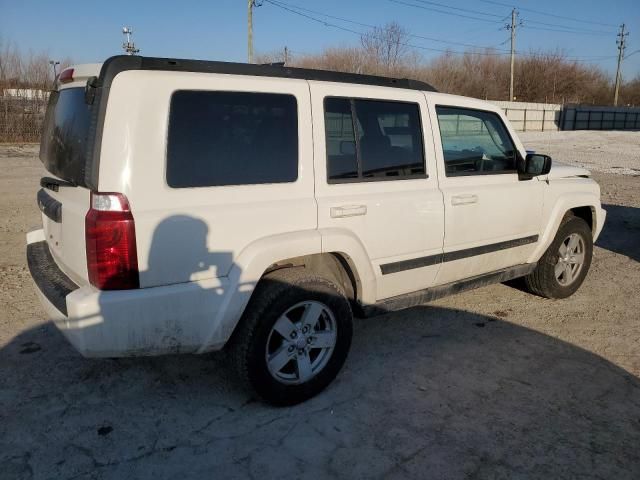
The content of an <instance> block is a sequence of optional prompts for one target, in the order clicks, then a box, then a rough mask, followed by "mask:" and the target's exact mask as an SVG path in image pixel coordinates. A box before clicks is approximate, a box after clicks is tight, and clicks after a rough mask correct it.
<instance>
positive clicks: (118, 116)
mask: <svg viewBox="0 0 640 480" xmlns="http://www.w3.org/2000/svg"><path fill="white" fill-rule="evenodd" d="M177 90H210V91H236V92H242V91H246V92H267V93H285V94H290V95H293V96H295V98H296V101H297V108H298V136H299V140H298V146H299V147H298V148H299V150H298V179H297V180H296V181H295V182H292V183H279V184H270V185H269V184H264V185H239V186H223V187H200V188H171V187H169V186H168V185H167V182H166V177H165V172H166V153H165V152H166V138H167V132H168V123H169V105H170V98H171V95H172V94H173V92H175V91H177ZM99 178H100V180H99V182H100V184H99V188H100V190H101V191H105V192H109V191H116V192H122V193H124V194H125V195H126V196H127V198H128V199H129V203H130V205H131V209H132V212H133V216H134V219H135V226H136V240H137V248H138V265H139V269H140V283H141V286H142V287H150V286H157V285H166V284H171V283H180V282H187V281H195V280H203V279H207V278H212V277H221V276H226V275H227V274H228V273H229V272H230V270H231V268H232V267H233V266H234V265H235V262H236V260H237V257H238V255H239V254H240V252H242V251H243V250H245V249H246V248H247V247H248V246H249V244H251V243H252V242H253V241H255V240H256V239H260V238H264V237H272V236H275V235H279V234H284V233H288V232H294V231H300V230H315V229H316V227H317V212H316V203H315V199H314V196H313V152H312V139H311V106H310V99H309V89H308V85H307V82H306V81H304V80H294V79H269V78H256V77H248V76H236V75H225V74H203V73H191V72H149V71H126V72H123V73H120V74H118V75H117V76H116V78H115V80H114V82H113V85H112V87H111V93H110V99H109V104H108V106H107V113H106V118H105V127H104V135H103V139H102V151H101V159H100V177H99Z"/></svg>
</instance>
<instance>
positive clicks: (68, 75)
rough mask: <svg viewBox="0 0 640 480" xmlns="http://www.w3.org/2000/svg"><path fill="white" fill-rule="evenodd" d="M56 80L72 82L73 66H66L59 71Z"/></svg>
mask: <svg viewBox="0 0 640 480" xmlns="http://www.w3.org/2000/svg"><path fill="white" fill-rule="evenodd" d="M58 81H59V82H60V83H69V82H73V68H67V69H65V70H63V71H62V72H60V75H59V76H58Z"/></svg>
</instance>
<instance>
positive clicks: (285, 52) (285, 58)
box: [284, 46, 289, 65]
mask: <svg viewBox="0 0 640 480" xmlns="http://www.w3.org/2000/svg"><path fill="white" fill-rule="evenodd" d="M288 61H289V49H288V48H287V47H286V46H285V47H284V64H285V65H286V64H287V62H288Z"/></svg>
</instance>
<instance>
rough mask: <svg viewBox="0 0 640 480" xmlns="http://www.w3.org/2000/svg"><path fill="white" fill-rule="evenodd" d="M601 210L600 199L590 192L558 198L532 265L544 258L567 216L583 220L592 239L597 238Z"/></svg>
mask: <svg viewBox="0 0 640 480" xmlns="http://www.w3.org/2000/svg"><path fill="white" fill-rule="evenodd" d="M599 210H600V200H599V198H597V197H594V195H592V194H590V193H588V192H573V193H567V194H566V195H562V196H560V197H558V198H557V199H556V201H555V204H554V206H553V208H552V209H551V212H550V213H549V214H548V215H547V220H546V227H545V228H544V231H543V233H542V235H541V237H540V241H539V243H538V246H537V248H536V249H535V250H534V251H533V253H532V254H531V255H530V257H529V259H528V261H529V262H530V263H533V262H537V261H538V260H539V259H540V257H542V255H543V254H544V252H545V251H546V250H547V248H549V245H550V244H551V242H553V239H554V238H555V236H556V233H557V232H558V228H560V224H561V223H562V220H563V219H564V218H565V217H566V216H567V215H573V216H576V217H578V218H582V219H583V220H584V221H585V222H586V223H587V225H588V226H589V228H590V230H591V234H592V237H593V238H595V237H596V235H597V233H598V231H597V228H598V219H597V217H596V215H597V212H598V211H599Z"/></svg>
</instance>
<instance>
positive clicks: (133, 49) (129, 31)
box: [122, 27, 140, 55]
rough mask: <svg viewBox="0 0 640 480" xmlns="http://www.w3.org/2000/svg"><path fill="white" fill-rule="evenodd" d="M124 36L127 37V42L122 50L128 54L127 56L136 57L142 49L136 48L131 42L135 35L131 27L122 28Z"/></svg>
mask: <svg viewBox="0 0 640 480" xmlns="http://www.w3.org/2000/svg"><path fill="white" fill-rule="evenodd" d="M122 34H123V35H126V37H127V41H126V42H124V43H123V44H122V49H123V50H124V51H125V52H127V55H136V54H137V53H138V52H140V49H139V48H136V44H135V43H133V41H131V35H133V30H132V29H131V27H122Z"/></svg>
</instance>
